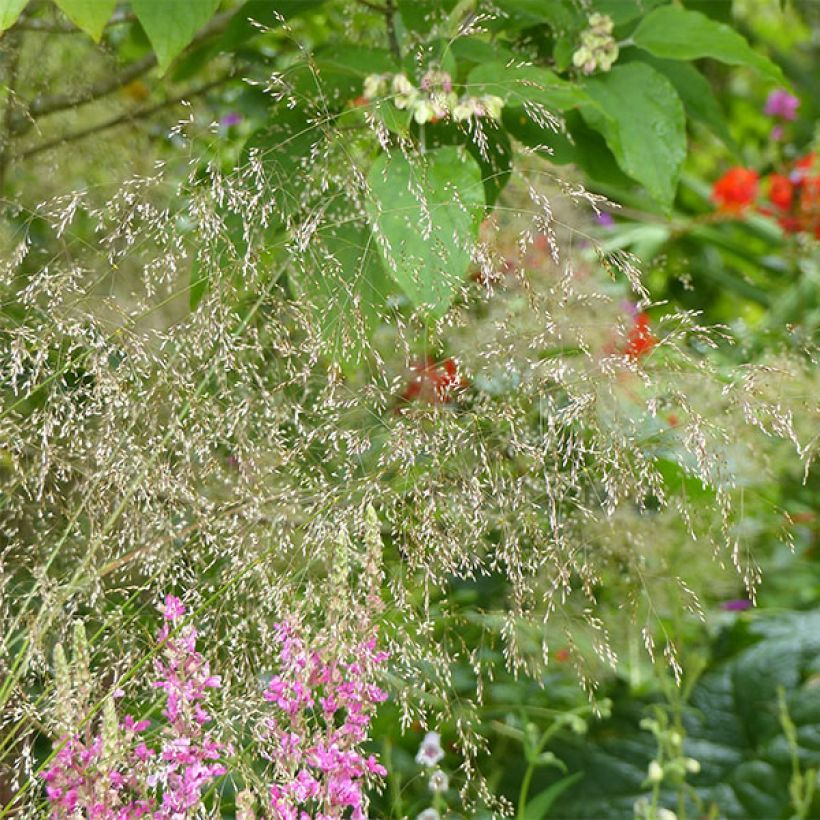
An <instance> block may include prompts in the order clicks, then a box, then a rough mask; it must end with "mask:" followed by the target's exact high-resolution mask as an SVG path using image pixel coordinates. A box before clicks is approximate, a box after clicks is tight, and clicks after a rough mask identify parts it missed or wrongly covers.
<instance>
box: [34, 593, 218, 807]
mask: <svg viewBox="0 0 820 820" xmlns="http://www.w3.org/2000/svg"><path fill="white" fill-rule="evenodd" d="M160 611H161V612H162V614H163V618H164V621H165V622H164V624H163V626H162V628H161V629H160V631H159V634H158V635H157V642H158V643H159V644H161V648H162V659H161V660H157V661H156V671H157V675H158V678H159V679H158V680H157V681H156V683H154V686H155V687H156V688H157V689H162V690H163V692H164V693H165V698H166V705H165V709H164V711H163V715H164V716H165V717H166V719H167V720H168V725H167V726H166V727H165V729H164V730H163V733H164V738H163V741H162V745H161V747H160V748H159V750H158V751H157V750H155V749H152V748H150V747H149V746H148V745H147V744H146V743H145V741H143V740H142V739H141V738H140V735H141V733H142V732H144V731H145V730H146V729H148V727H149V722H148V721H147V720H135V719H134V718H133V717H132V716H131V715H126V716H125V718H124V720H123V721H122V723H121V724H120V725H119V727H118V729H117V727H115V729H116V730H117V733H118V735H119V736H118V738H117V741H116V744H115V745H114V746H113V747H111V743H110V742H109V741H106V740H105V737H106V734H105V728H104V727H103V728H101V730H100V731H99V732H98V733H97V734H96V735H94V736H92V737H91V738H90V740H89V739H88V738H85V737H84V738H81V737H80V736H79V735H73V736H71V737H68V738H63V740H61V741H60V743H61V744H62V745H61V746H60V747H59V749H58V751H57V753H56V755H55V756H54V761H53V763H52V765H51V766H50V768H49V769H47V770H46V771H45V772H44V773H43V775H42V777H43V780H44V781H45V783H46V797H47V798H48V801H49V803H50V804H51V809H52V811H51V817H52V818H54V820H62V819H63V818H68V817H73V816H75V815H76V813H77V812H80V813H81V814H82V816H83V817H88V818H106V820H108V819H109V818H110V819H111V820H132V818H139V817H150V818H152V820H172V818H173V820H176V818H183V817H189V816H192V815H193V814H195V813H196V811H197V809H199V808H200V804H201V796H202V792H203V791H204V790H205V789H206V788H207V787H208V786H209V785H210V784H211V782H212V781H213V780H214V778H216V777H219V776H220V775H223V774H225V771H226V769H225V767H224V766H223V765H222V764H221V763H220V762H219V758H220V757H221V756H222V754H223V752H224V751H226V749H225V747H224V746H223V744H221V743H219V742H217V741H216V740H214V739H213V738H212V737H211V735H210V732H209V731H208V730H207V729H206V728H205V724H206V723H207V722H208V721H209V720H210V717H209V716H208V714H207V712H206V711H205V709H204V708H203V702H204V700H205V697H206V693H207V690H208V689H213V688H216V687H218V686H219V685H220V679H219V677H218V676H216V675H211V674H210V671H209V668H208V662H207V661H206V660H205V659H204V658H203V657H202V655H200V654H199V652H197V651H196V635H197V633H196V629H195V628H194V627H193V626H191V625H188V626H182V627H181V628H180V629H179V631H178V632H177V633H176V634H173V635H172V631H173V629H175V628H176V622H177V621H178V620H179V619H181V618H182V617H183V616H184V615H185V607H184V606H183V605H182V602H181V601H180V600H179V598H176V597H175V596H173V595H168V596H166V598H165V603H164V605H163V606H161V607H160ZM117 693H118V694H121V692H120V691H119V690H117ZM112 702H113V701H112ZM109 735H110V728H109ZM107 743H108V745H109V747H111V748H106V744H107ZM159 789H161V790H162V801H161V805H159V806H157V802H158V801H157V797H156V792H157V790H159Z"/></svg>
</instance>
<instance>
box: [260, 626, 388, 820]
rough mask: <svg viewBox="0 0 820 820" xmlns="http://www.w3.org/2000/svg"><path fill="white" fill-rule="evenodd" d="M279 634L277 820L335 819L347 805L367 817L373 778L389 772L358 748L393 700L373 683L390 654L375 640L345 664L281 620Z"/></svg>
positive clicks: (274, 733)
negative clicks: (367, 788)
mask: <svg viewBox="0 0 820 820" xmlns="http://www.w3.org/2000/svg"><path fill="white" fill-rule="evenodd" d="M276 635H277V641H278V643H279V645H280V650H279V660H280V670H279V674H278V675H276V676H274V677H273V678H272V679H271V681H270V683H269V685H268V687H267V689H266V691H265V693H264V697H265V700H267V701H269V702H271V703H273V704H275V706H276V707H277V710H278V714H277V715H276V716H275V717H272V718H271V719H269V720H268V724H267V728H268V730H269V732H270V735H271V738H272V740H273V748H274V751H273V753H272V759H273V761H274V763H275V764H276V770H277V779H278V783H277V785H274V786H272V787H271V790H270V797H271V808H272V810H273V814H272V817H273V820H309V819H310V818H315V820H332V818H340V817H342V816H343V815H344V813H345V812H346V811H347V810H348V809H350V811H351V814H350V817H351V818H352V820H360V819H361V818H364V817H366V814H365V808H366V805H365V802H364V796H363V792H362V788H363V786H364V784H365V782H366V780H367V779H368V778H372V777H385V776H386V775H387V770H386V769H385V768H384V767H383V766H382V765H381V764H380V763H379V762H378V760H377V759H376V757H375V756H373V755H370V756H368V757H365V756H364V755H363V754H362V753H361V751H360V750H359V747H360V745H361V744H362V743H363V742H364V741H365V740H367V732H368V727H369V725H370V721H371V720H372V718H373V714H374V713H375V710H376V707H377V705H378V704H379V703H382V702H383V701H385V700H386V699H387V693H386V692H384V691H383V690H381V689H380V688H379V687H378V686H376V685H375V684H373V683H371V682H370V680H371V677H372V674H373V672H374V670H375V669H376V668H377V667H378V666H379V665H381V664H383V663H384V662H385V661H386V660H387V653H385V652H378V651H376V639H375V638H371V639H370V640H368V641H365V642H363V643H361V644H359V645H358V647H357V648H356V651H355V656H356V659H355V660H354V661H352V662H349V663H344V662H340V661H339V660H331V659H329V658H328V657H326V656H325V655H323V654H322V653H320V652H318V651H316V650H315V649H309V648H308V647H306V645H305V643H304V641H303V640H302V639H301V638H300V637H299V636H298V635H297V634H296V633H295V631H294V629H293V627H291V626H290V625H288V624H279V625H277V628H276Z"/></svg>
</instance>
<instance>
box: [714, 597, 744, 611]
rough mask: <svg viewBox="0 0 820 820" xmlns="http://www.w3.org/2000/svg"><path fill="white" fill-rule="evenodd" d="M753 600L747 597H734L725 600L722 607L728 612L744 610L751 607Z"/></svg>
mask: <svg viewBox="0 0 820 820" xmlns="http://www.w3.org/2000/svg"><path fill="white" fill-rule="evenodd" d="M751 606H752V602H751V601H748V600H746V598H732V599H731V600H729V601H724V602H723V603H722V604H721V605H720V608H721V609H723V610H725V611H726V612H744V611H745V610H747V609H751Z"/></svg>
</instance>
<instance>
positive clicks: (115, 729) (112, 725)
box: [102, 695, 120, 767]
mask: <svg viewBox="0 0 820 820" xmlns="http://www.w3.org/2000/svg"><path fill="white" fill-rule="evenodd" d="M102 743H103V749H102V759H103V761H104V762H105V765H106V766H107V767H111V766H113V765H114V763H115V762H116V761H117V758H118V756H119V752H120V723H119V720H118V719H117V710H116V707H115V706H114V698H113V697H111V695H109V696H108V697H107V698H106V699H105V703H104V704H103V720H102Z"/></svg>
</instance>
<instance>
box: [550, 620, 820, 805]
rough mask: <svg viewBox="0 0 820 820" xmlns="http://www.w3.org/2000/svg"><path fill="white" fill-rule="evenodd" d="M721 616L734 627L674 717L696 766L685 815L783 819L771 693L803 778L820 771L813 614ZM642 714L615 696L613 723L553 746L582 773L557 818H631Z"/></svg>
mask: <svg viewBox="0 0 820 820" xmlns="http://www.w3.org/2000/svg"><path fill="white" fill-rule="evenodd" d="M727 617H731V618H732V625H731V626H730V627H729V628H728V629H726V630H724V632H723V634H721V635H720V636H719V638H718V640H717V641H716V642H715V644H714V645H713V647H712V653H711V655H712V660H711V662H710V664H709V666H708V668H707V669H706V670H705V671H704V673H703V675H702V676H701V677H700V678H699V679H698V681H697V683H696V684H695V686H694V687H693V688H692V692H691V696H690V700H689V702H688V703H686V705H685V706H684V708H683V709H682V717H683V726H684V729H685V741H684V747H683V753H684V754H685V755H686V756H688V757H693V758H695V759H696V760H697V761H698V762H699V763H700V765H701V771H700V772H699V773H698V774H696V775H691V776H690V777H689V778H687V782H688V783H689V784H690V785H691V787H692V790H693V794H692V797H696V798H697V800H698V801H699V803H698V805H695V803H694V801H693V800H691V798H687V813H686V814H687V816H692V817H699V816H703V815H707V814H709V811H708V809H709V807H710V806H714V807H715V809H716V813H715V814H714V815H711V816H720V817H721V818H727V820H751V818H756V819H758V820H769V819H770V818H776V817H791V816H793V814H794V812H793V807H792V806H790V794H789V783H790V781H791V779H792V763H791V754H790V750H789V746H788V743H787V739H786V737H785V735H784V732H783V726H782V724H781V720H780V718H779V715H778V687H780V686H782V687H784V689H785V691H786V698H787V706H788V712H789V716H790V718H791V720H792V722H793V723H794V725H795V727H796V734H797V747H798V748H797V750H796V751H797V754H798V757H799V759H800V763H801V768H802V770H803V771H804V772H805V771H807V770H808V769H810V768H813V767H817V766H818V765H820V728H818V727H820V697H818V695H817V692H818V690H817V682H818V680H819V679H820V678H818V673H819V672H820V661H819V660H818V659H820V612H816V611H815V612H811V611H809V612H782V613H778V614H776V615H773V614H765V613H763V612H749V613H744V614H743V615H740V616H727ZM646 705H648V704H643V706H644V707H645V706H646ZM645 714H646V711H645V708H642V702H641V701H639V700H636V699H634V698H627V697H626V696H623V697H620V696H619V697H616V703H615V708H614V709H613V716H612V718H611V719H610V720H608V721H606V722H605V723H601V724H598V725H596V727H595V728H594V730H593V732H592V734H591V735H590V737H588V738H584V741H583V743H579V742H577V741H575V740H574V739H572V738H570V739H569V740H567V741H565V742H562V741H561V740H557V741H556V742H555V743H554V744H553V745H554V748H555V751H556V754H558V755H559V756H560V757H561V759H562V760H564V761H565V762H566V763H567V765H568V766H569V768H570V769H571V770H584V771H585V772H586V777H585V778H584V780H583V782H582V783H581V784H579V785H577V786H576V787H575V788H573V789H571V790H568V791H566V792H565V794H563V795H562V796H561V798H560V799H559V800H557V801H556V804H555V808H554V811H555V813H556V815H557V816H558V817H572V818H574V819H575V820H598V818H601V817H632V807H633V805H634V803H635V801H636V800H637V799H638V798H639V797H641V796H642V795H644V796H645V794H646V792H645V789H644V788H643V787H642V785H641V784H642V783H643V782H644V780H645V778H646V771H647V765H648V763H649V761H650V760H651V759H652V758H653V757H654V755H655V754H656V747H655V741H654V739H653V738H652V736H651V735H650V734H649V733H648V732H645V731H643V730H639V729H638V722H639V720H640V718H641V717H643V716H645ZM677 799H678V796H677V794H676V792H675V789H674V788H672V787H671V784H667V783H664V784H663V788H662V789H661V794H660V804H661V805H663V806H666V807H670V808H672V807H674V806H675V804H676V802H677ZM817 808H818V805H817V799H816V798H815V803H814V804H813V806H812V807H811V810H810V811H809V813H808V814H807V815H805V816H806V817H817V816H820V815H818V813H817Z"/></svg>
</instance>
